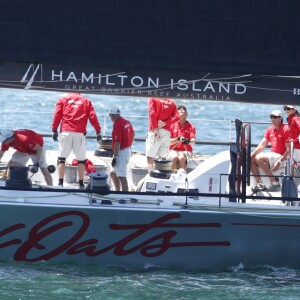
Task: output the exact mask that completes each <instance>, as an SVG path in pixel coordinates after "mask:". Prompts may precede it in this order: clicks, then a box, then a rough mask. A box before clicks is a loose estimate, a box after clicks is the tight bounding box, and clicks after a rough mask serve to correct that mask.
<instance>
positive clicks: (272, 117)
mask: <svg viewBox="0 0 300 300" xmlns="http://www.w3.org/2000/svg"><path fill="white" fill-rule="evenodd" d="M278 118H281V117H279V116H270V119H278Z"/></svg>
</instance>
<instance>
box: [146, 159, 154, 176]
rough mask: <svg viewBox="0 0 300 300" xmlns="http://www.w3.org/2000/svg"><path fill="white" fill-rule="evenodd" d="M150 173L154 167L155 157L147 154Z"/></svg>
mask: <svg viewBox="0 0 300 300" xmlns="http://www.w3.org/2000/svg"><path fill="white" fill-rule="evenodd" d="M147 163H148V173H150V171H151V170H152V169H153V163H154V158H153V157H149V156H147Z"/></svg>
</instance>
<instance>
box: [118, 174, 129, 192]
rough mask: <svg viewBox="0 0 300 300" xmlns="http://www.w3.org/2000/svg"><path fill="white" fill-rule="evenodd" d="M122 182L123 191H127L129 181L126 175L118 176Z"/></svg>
mask: <svg viewBox="0 0 300 300" xmlns="http://www.w3.org/2000/svg"><path fill="white" fill-rule="evenodd" d="M118 179H119V180H120V182H121V186H122V191H123V192H127V191H128V182H127V178H126V177H119V178H118Z"/></svg>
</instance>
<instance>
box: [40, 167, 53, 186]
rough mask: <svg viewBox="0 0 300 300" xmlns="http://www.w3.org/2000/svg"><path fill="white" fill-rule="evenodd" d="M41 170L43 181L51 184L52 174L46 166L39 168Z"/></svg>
mask: <svg viewBox="0 0 300 300" xmlns="http://www.w3.org/2000/svg"><path fill="white" fill-rule="evenodd" d="M41 172H42V173H43V175H44V178H45V181H46V183H47V185H53V181H52V176H51V174H50V173H49V171H48V169H47V168H41Z"/></svg>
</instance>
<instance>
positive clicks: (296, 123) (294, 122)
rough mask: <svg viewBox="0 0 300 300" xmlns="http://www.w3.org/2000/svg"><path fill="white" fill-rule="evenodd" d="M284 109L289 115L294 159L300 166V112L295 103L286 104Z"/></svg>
mask: <svg viewBox="0 0 300 300" xmlns="http://www.w3.org/2000/svg"><path fill="white" fill-rule="evenodd" d="M283 109H284V111H285V113H286V115H287V121H288V124H289V130H290V136H291V140H292V141H293V146H294V151H293V160H294V161H295V162H296V164H297V166H300V140H299V136H300V114H299V112H298V110H297V109H296V107H295V106H293V105H285V106H284V108H283Z"/></svg>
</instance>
